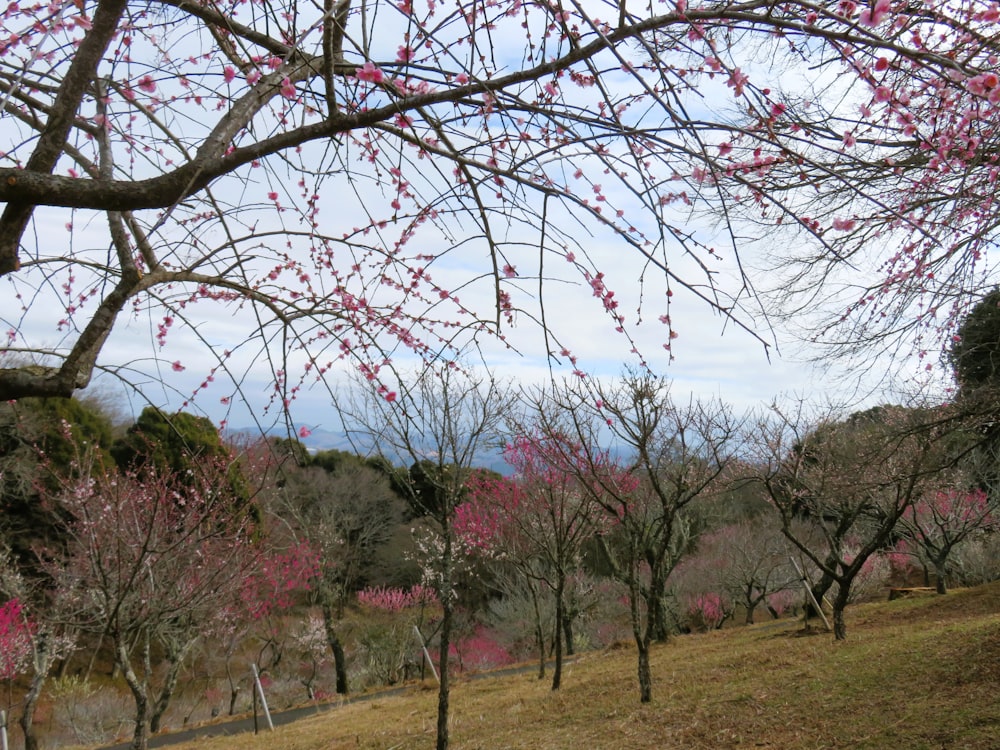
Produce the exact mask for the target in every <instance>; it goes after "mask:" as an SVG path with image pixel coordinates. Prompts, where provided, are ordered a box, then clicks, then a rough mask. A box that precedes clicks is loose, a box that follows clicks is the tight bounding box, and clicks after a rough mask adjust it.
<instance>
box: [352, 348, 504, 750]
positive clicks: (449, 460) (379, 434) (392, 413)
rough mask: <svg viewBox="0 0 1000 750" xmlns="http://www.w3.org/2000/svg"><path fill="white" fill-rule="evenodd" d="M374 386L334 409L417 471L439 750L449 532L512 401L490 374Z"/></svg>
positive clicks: (362, 436)
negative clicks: (434, 633)
mask: <svg viewBox="0 0 1000 750" xmlns="http://www.w3.org/2000/svg"><path fill="white" fill-rule="evenodd" d="M380 380H381V384H379V383H378V382H375V380H374V379H373V380H368V379H366V378H359V379H358V380H357V381H356V382H355V387H354V389H353V390H352V391H351V392H350V393H349V394H347V395H346V396H345V397H343V398H340V399H338V402H337V406H338V409H339V410H340V413H341V416H342V418H343V419H344V422H345V425H346V426H347V428H348V430H349V432H350V434H351V435H353V436H354V437H355V438H357V439H358V440H359V443H360V444H365V445H370V446H374V450H377V451H378V452H379V453H380V454H381V455H382V456H383V457H384V458H385V459H386V460H388V461H389V462H390V463H392V464H395V463H398V462H399V461H401V460H402V461H406V462H409V463H412V464H419V465H420V467H421V469H422V470H421V472H420V479H419V483H418V482H417V481H415V480H416V475H415V473H414V472H411V473H410V474H409V475H408V477H409V479H410V482H409V485H408V489H409V491H410V493H411V494H412V495H413V498H412V501H413V503H414V504H415V505H417V506H421V507H423V508H424V509H425V510H426V513H427V515H428V516H429V517H430V519H432V521H433V531H434V536H433V537H432V538H430V539H427V540H425V544H424V547H425V551H426V553H427V554H426V555H425V556H424V559H423V571H422V573H423V576H424V579H425V583H426V584H429V585H431V586H433V588H434V590H435V591H437V594H438V597H439V599H440V601H441V609H442V620H441V627H440V630H439V637H438V654H439V659H440V669H439V680H440V686H439V689H438V715H437V748H438V750H446V748H447V747H448V742H449V736H448V710H449V695H450V691H451V683H450V675H449V668H448V661H449V653H448V652H449V648H450V645H451V635H452V626H453V618H454V613H455V605H456V601H457V597H458V591H457V590H456V585H455V584H456V566H457V565H458V563H459V562H460V551H459V550H458V549H456V539H455V535H454V533H453V523H454V520H455V509H456V507H458V505H459V503H461V501H462V498H463V497H464V495H465V491H466V483H467V481H468V479H469V475H470V472H471V471H472V470H473V469H474V467H475V466H476V463H477V461H479V460H480V459H481V457H482V456H483V455H484V454H488V452H489V451H490V450H493V449H495V448H496V447H497V445H498V444H499V440H500V434H501V429H502V427H503V425H504V420H505V419H506V417H507V413H508V411H509V410H510V408H511V403H512V396H511V395H510V392H509V390H508V389H507V388H506V387H505V386H504V385H503V384H501V383H500V382H499V381H498V380H496V379H494V378H493V377H492V376H490V375H480V374H476V373H475V372H473V371H472V370H471V369H459V368H451V367H445V368H440V369H438V368H433V367H430V366H427V367H424V368H422V369H420V370H418V371H416V372H413V373H409V372H396V373H395V378H394V380H395V384H396V388H397V389H396V390H389V389H388V386H386V385H385V377H384V376H383V378H381V379H380Z"/></svg>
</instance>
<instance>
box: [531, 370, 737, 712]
mask: <svg viewBox="0 0 1000 750" xmlns="http://www.w3.org/2000/svg"><path fill="white" fill-rule="evenodd" d="M530 400H531V404H532V406H533V411H534V413H536V414H537V415H538V423H539V425H540V426H541V428H542V432H543V434H544V433H551V434H563V435H568V436H569V437H570V439H571V441H572V444H573V445H576V446H578V447H579V450H580V452H581V453H582V454H583V455H584V456H585V457H586V458H585V460H584V461H577V462H568V463H567V465H568V466H575V467H579V468H578V469H577V470H579V471H581V474H583V476H581V479H582V480H583V481H582V482H581V485H582V486H583V487H586V488H589V490H590V491H591V492H592V494H593V496H594V499H595V501H596V502H597V503H599V504H600V505H601V506H602V507H603V508H604V510H605V512H606V513H607V515H608V516H609V518H610V519H612V522H613V523H612V527H611V529H610V530H609V531H608V533H606V534H604V535H603V536H601V537H599V539H600V540H601V542H602V549H603V551H604V555H605V558H606V560H607V562H608V564H609V565H610V567H611V569H612V571H613V573H614V575H615V577H617V578H618V579H619V580H621V581H622V582H623V583H625V585H626V586H627V587H628V590H629V599H630V611H631V618H632V629H633V635H634V637H635V641H636V645H637V647H638V658H639V668H638V672H639V693H640V700H641V701H642V702H648V701H650V700H651V699H652V678H651V675H650V670H649V647H650V644H651V643H652V641H653V640H658V641H659V640H666V638H667V633H668V625H667V619H668V618H667V615H666V610H665V595H666V587H667V579H668V577H669V576H670V572H671V571H672V570H673V568H674V567H675V566H676V565H677V563H678V561H679V560H680V558H681V556H682V555H683V554H684V553H685V552H686V551H687V550H688V549H689V547H690V545H691V542H692V537H691V532H692V529H691V527H690V524H689V522H688V519H687V518H686V517H685V511H686V510H687V509H688V508H689V507H690V506H691V504H692V503H694V501H695V500H697V499H698V498H705V497H708V496H709V495H711V494H712V492H713V491H714V490H713V488H714V489H721V485H720V484H719V480H720V478H721V477H722V475H723V472H724V471H725V468H726V466H727V465H728V464H729V462H730V461H731V460H732V458H733V456H734V455H735V449H736V444H737V441H738V439H739V431H738V429H737V427H738V422H737V421H736V420H735V419H734V417H733V416H732V414H731V413H730V412H729V410H728V409H727V408H726V407H724V406H723V405H721V404H714V403H713V404H709V403H691V404H690V405H689V406H687V407H682V406H678V405H677V404H675V403H674V401H673V400H672V398H671V396H670V387H669V384H668V382H667V381H666V380H665V379H662V378H658V377H655V376H653V375H651V374H649V373H648V372H640V373H628V374H626V375H625V376H624V377H622V378H621V379H619V380H616V381H612V382H609V383H607V384H604V383H602V382H600V381H598V380H596V379H595V380H590V379H587V380H584V381H580V382H577V383H567V384H565V385H564V387H561V388H553V389H551V390H548V389H547V390H544V391H539V392H536V393H535V394H534V395H533V396H531V397H530ZM609 446H610V448H609ZM612 450H614V451H619V452H620V453H621V455H622V458H620V459H619V458H617V457H616V456H615V455H614V454H613V453H612V452H611V451H612ZM616 542H617V543H616Z"/></svg>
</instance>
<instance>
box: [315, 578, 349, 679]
mask: <svg viewBox="0 0 1000 750" xmlns="http://www.w3.org/2000/svg"><path fill="white" fill-rule="evenodd" d="M320 606H321V608H322V610H323V628H324V630H325V631H326V642H327V644H329V646H330V651H331V652H332V653H333V669H334V672H335V674H336V676H337V677H336V679H337V688H336V690H337V694H338V695H347V658H346V657H345V655H344V644H342V643H341V642H340V637H339V636H338V635H337V629H336V627H335V626H334V614H335V613H334V609H333V606H331V604H330V601H329V599H328V598H327V597H326V596H324V597H323V602H322V604H321V605H320Z"/></svg>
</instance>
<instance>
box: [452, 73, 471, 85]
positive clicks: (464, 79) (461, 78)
mask: <svg viewBox="0 0 1000 750" xmlns="http://www.w3.org/2000/svg"><path fill="white" fill-rule="evenodd" d="M455 82H456V83H458V84H459V85H460V86H464V85H465V84H467V83H468V82H469V76H468V74H467V73H459V74H458V75H457V76H455Z"/></svg>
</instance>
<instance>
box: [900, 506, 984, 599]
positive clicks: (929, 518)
mask: <svg viewBox="0 0 1000 750" xmlns="http://www.w3.org/2000/svg"><path fill="white" fill-rule="evenodd" d="M998 525H1000V519H998V518H997V511H996V507H995V506H993V505H992V504H991V503H990V502H989V500H988V498H987V495H986V493H985V492H984V491H983V490H972V491H962V490H955V489H952V490H942V491H939V492H934V493H931V494H930V496H929V497H922V498H920V499H919V500H917V501H916V502H915V503H913V504H912V505H911V506H910V507H909V509H908V511H907V512H906V513H905V514H904V515H903V517H902V518H901V519H900V529H901V531H902V533H903V535H904V537H905V538H906V539H908V540H909V541H910V542H911V543H912V545H913V546H914V547H916V550H917V556H918V557H922V558H924V559H925V560H926V561H927V562H929V563H930V564H931V565H932V566H933V567H934V573H935V583H934V585H935V588H936V590H937V592H938V593H939V594H944V593H946V592H947V591H948V585H947V580H948V559H949V558H950V557H951V553H952V551H953V550H954V549H955V547H957V546H958V545H959V544H961V543H962V542H964V541H965V540H966V539H969V538H970V537H972V536H974V535H976V534H979V533H985V532H989V531H992V530H995V529H996V528H997V527H998Z"/></svg>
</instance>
